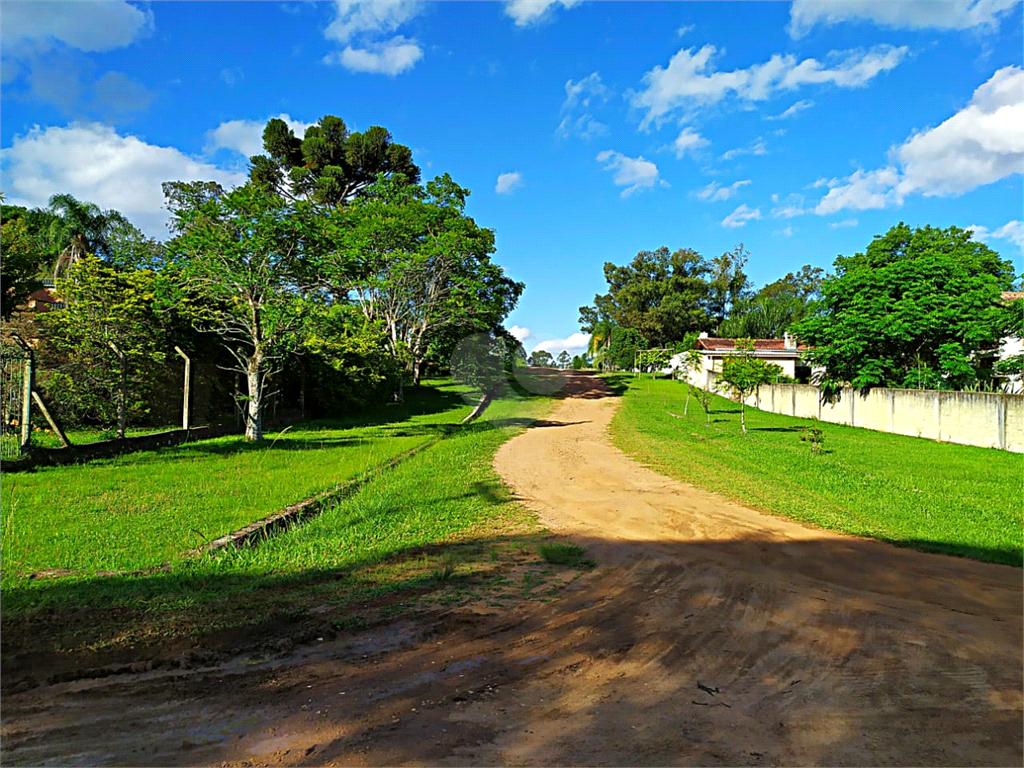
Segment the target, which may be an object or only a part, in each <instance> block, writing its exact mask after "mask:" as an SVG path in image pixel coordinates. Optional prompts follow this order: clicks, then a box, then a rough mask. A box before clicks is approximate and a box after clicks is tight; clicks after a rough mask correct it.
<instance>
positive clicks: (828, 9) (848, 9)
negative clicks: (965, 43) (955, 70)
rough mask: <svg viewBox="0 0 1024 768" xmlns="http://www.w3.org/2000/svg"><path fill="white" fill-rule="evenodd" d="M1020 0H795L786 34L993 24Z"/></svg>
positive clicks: (963, 27) (942, 27)
mask: <svg viewBox="0 0 1024 768" xmlns="http://www.w3.org/2000/svg"><path fill="white" fill-rule="evenodd" d="M1018 3H1020V0H942V2H936V0H899V2H879V0H832V2H821V0H795V2H794V3H793V5H791V6H790V9H789V27H788V30H789V34H790V35H791V36H792V37H803V36H804V35H805V34H807V32H809V31H810V30H811V29H812V28H813V27H814V26H816V25H817V24H824V25H825V26H832V25H835V24H840V23H842V22H846V21H870V22H874V23H875V24H878V25H879V26H882V27H889V28H892V29H947V30H949V29H971V28H974V27H989V28H994V27H996V26H997V25H998V24H999V19H1000V17H1001V16H1002V15H1004V14H1005V13H1006V12H1007V11H1008V10H1010V9H1011V8H1013V7H1014V6H1016V5H1017V4H1018Z"/></svg>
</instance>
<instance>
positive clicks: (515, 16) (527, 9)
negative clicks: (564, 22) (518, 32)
mask: <svg viewBox="0 0 1024 768" xmlns="http://www.w3.org/2000/svg"><path fill="white" fill-rule="evenodd" d="M580 1H581V0H509V2H507V3H505V13H506V15H508V16H509V17H510V18H511V19H512V20H513V21H515V23H516V26H517V27H526V26H529V25H530V24H535V23H537V22H539V21H541V20H542V19H544V18H546V17H547V15H548V11H549V10H550V9H551V7H552V6H555V5H561V6H562V7H563V8H572V7H573V6H574V5H577V4H578V3H579V2H580Z"/></svg>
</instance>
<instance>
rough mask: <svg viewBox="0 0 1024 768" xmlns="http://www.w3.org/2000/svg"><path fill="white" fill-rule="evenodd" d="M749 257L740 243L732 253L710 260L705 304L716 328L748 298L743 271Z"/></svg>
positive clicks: (748, 290)
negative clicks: (734, 308) (737, 305)
mask: <svg viewBox="0 0 1024 768" xmlns="http://www.w3.org/2000/svg"><path fill="white" fill-rule="evenodd" d="M749 256H750V254H749V253H747V252H746V250H744V248H743V243H740V244H739V245H737V246H736V247H735V248H734V249H733V250H732V251H727V252H725V253H723V254H722V255H721V256H718V257H717V258H715V259H712V260H711V264H710V265H709V273H710V277H711V279H710V280H709V281H708V302H707V303H708V314H709V315H710V316H711V320H712V322H713V323H714V326H715V327H716V328H718V327H720V326H721V324H722V321H724V320H725V318H726V317H728V316H729V314H730V313H731V311H732V308H733V307H735V306H736V304H737V303H738V302H740V301H742V300H743V299H747V298H749V296H750V280H748V279H747V275H746V273H745V272H744V271H743V267H744V266H746V263H747V259H748V258H749Z"/></svg>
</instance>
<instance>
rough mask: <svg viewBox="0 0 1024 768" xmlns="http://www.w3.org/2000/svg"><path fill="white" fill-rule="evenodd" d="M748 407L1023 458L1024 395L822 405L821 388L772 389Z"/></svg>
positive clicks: (843, 400) (908, 392)
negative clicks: (998, 451)
mask: <svg viewBox="0 0 1024 768" xmlns="http://www.w3.org/2000/svg"><path fill="white" fill-rule="evenodd" d="M713 379H714V377H713V376H712V382H711V385H712V387H713V386H714V380H713ZM746 403H747V405H749V406H752V407H755V408H760V409H761V410H764V411H770V412H771V413H781V414H785V415H786V416H799V417H802V418H818V419H821V420H822V421H827V422H830V423H833V424H847V425H850V426H854V427H863V428H864V429H873V430H875V431H878V432H892V433H895V434H898V435H910V436H911V437H924V438H928V439H930V440H940V441H943V442H947V443H960V444H962V445H977V446H981V447H983V448H1001V449H1003V450H1007V451H1013V452H1014V453H1024V395H1007V394H1002V393H992V392H939V391H933V390H917V389H873V390H871V391H870V392H869V393H868V394H867V396H861V395H858V394H857V393H856V392H855V391H853V390H852V389H844V390H843V392H842V395H841V396H840V398H839V400H838V401H837V402H835V403H832V404H822V403H821V402H820V398H819V392H818V388H817V387H812V386H808V385H806V384H768V385H765V386H763V387H761V389H760V392H758V394H757V395H751V396H750V397H749V398H747V401H746Z"/></svg>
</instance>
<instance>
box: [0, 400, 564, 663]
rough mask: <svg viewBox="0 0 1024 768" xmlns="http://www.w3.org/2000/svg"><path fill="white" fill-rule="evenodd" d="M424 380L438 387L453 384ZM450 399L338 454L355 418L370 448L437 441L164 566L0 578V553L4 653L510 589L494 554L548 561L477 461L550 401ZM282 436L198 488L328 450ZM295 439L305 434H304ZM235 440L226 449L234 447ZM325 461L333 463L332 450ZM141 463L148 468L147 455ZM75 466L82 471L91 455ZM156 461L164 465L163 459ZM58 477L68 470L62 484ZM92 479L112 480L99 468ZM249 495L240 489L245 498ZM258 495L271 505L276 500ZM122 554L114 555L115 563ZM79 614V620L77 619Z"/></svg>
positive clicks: (64, 490) (284, 469) (213, 493)
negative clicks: (252, 535) (250, 460)
mask: <svg viewBox="0 0 1024 768" xmlns="http://www.w3.org/2000/svg"><path fill="white" fill-rule="evenodd" d="M436 391H437V392H438V393H440V394H441V395H443V394H444V393H445V392H447V393H449V394H451V393H452V392H453V389H452V388H451V387H441V388H439V389H438V390H436ZM456 397H457V396H456ZM457 401H458V407H455V402H454V401H451V402H450V403H449V405H450V406H452V407H449V408H446V409H443V410H439V411H437V412H435V413H432V414H426V415H422V416H411V417H410V418H408V419H406V420H400V421H392V422H390V423H386V424H379V425H376V426H374V427H370V426H366V427H362V428H359V427H354V428H352V429H350V430H342V431H341V434H336V435H334V436H333V439H334V440H335V441H337V444H336V445H335V448H334V450H335V451H337V452H339V453H343V451H344V450H345V448H343V446H346V445H347V446H350V448H349V449H351V446H352V445H353V443H352V441H348V442H346V440H345V439H344V438H346V437H348V438H352V439H353V440H355V441H369V440H370V437H368V436H367V435H366V433H365V430H371V429H376V430H378V431H380V430H384V431H385V433H384V434H383V435H381V436H380V440H381V441H383V442H384V443H385V444H386V445H388V446H392V448H388V449H387V451H385V450H384V448H383V447H381V448H380V449H379V453H380V455H384V454H385V453H387V452H394V453H397V452H398V451H399V450H404V449H406V448H407V447H408V445H407V442H406V441H407V440H408V439H411V438H413V437H414V438H416V439H425V438H426V437H429V436H431V435H433V434H434V433H435V431H436V430H435V427H444V428H445V429H446V430H447V432H448V434H447V436H446V437H445V438H444V439H443V440H440V441H439V442H437V443H436V444H435V445H432V446H430V447H428V448H427V449H425V450H424V451H422V452H420V453H418V454H416V455H415V456H413V457H411V458H409V459H408V460H406V461H405V462H403V463H402V464H400V465H399V466H397V467H395V468H394V469H392V470H389V471H388V472H386V473H383V474H381V475H379V476H378V477H375V478H374V479H372V480H371V481H369V482H367V483H366V484H365V485H363V486H362V487H360V488H359V489H358V490H357V491H356V492H354V493H353V494H352V495H351V496H349V497H347V498H344V499H341V500H339V501H337V502H336V503H334V504H333V505H332V506H330V507H329V508H328V509H326V510H325V511H324V512H323V513H322V514H321V515H320V516H318V517H317V518H315V519H313V520H310V521H308V522H305V523H303V524H302V525H298V526H294V527H292V528H291V529H289V530H287V531H284V532H281V533H279V534H277V535H275V536H272V537H270V538H268V539H267V540H265V541H262V542H259V543H258V544H255V545H251V546H245V547H243V548H241V549H239V550H223V551H220V552H217V553H214V554H211V555H206V556H203V557H201V558H197V559H178V560H175V561H172V565H171V568H170V570H169V571H166V572H156V573H151V574H145V575H135V576H132V575H121V576H109V577H95V576H93V577H67V578H59V579H37V580H29V579H27V578H24V577H19V578H11V579H7V575H6V571H7V568H8V564H7V563H6V562H5V564H4V570H5V579H7V581H6V583H5V587H4V592H3V608H4V611H3V625H4V627H3V628H4V633H5V643H4V645H5V653H8V652H17V648H18V646H19V645H22V644H23V643H24V644H26V645H31V638H32V637H34V636H39V637H47V638H48V640H47V644H49V643H51V642H52V646H53V648H54V649H64V650H71V649H76V648H77V649H79V650H81V649H85V648H105V647H106V648H109V647H114V646H123V645H132V644H136V643H139V642H151V641H156V640H159V639H160V638H165V637H180V636H182V635H188V634H190V633H209V632H211V631H214V630H218V631H219V630H226V629H229V628H232V627H235V628H239V627H250V628H252V627H256V626H260V625H263V624H265V623H266V622H267V621H270V620H274V621H276V622H277V623H278V624H280V623H281V622H282V621H284V623H285V624H287V623H288V622H289V621H293V620H294V621H300V619H301V621H306V618H301V617H307V618H308V616H310V615H315V616H316V617H317V619H316V621H318V622H320V624H318V626H321V625H322V624H323V623H324V622H325V621H326V622H328V623H333V625H335V626H338V627H342V628H344V627H355V626H360V625H361V622H363V621H364V619H365V613H366V611H365V610H364V609H363V608H362V607H361V606H363V604H364V603H365V602H366V601H369V600H380V599H384V600H385V601H387V600H388V599H392V598H389V597H388V596H389V595H390V596H398V597H394V598H393V599H394V600H399V599H401V600H405V597H401V596H403V595H405V596H410V595H411V596H412V598H415V595H416V593H418V592H425V591H436V590H437V589H438V588H441V587H443V588H444V589H445V590H447V594H448V595H449V596H448V597H447V598H445V599H447V600H453V599H462V596H466V595H469V596H472V595H474V594H476V590H478V589H479V588H481V585H484V584H490V583H491V582H493V584H491V586H492V587H493V588H494V589H495V590H497V592H496V593H495V599H497V600H498V601H499V602H500V600H501V599H502V595H504V596H505V597H509V596H511V595H513V594H515V595H518V594H519V591H518V587H517V586H516V585H517V584H518V582H515V583H513V582H508V581H507V579H505V578H504V577H502V576H501V575H500V574H498V573H497V571H496V569H497V570H500V568H497V566H502V565H506V566H507V565H508V564H509V563H514V564H518V565H517V567H519V566H521V567H524V568H527V569H528V570H530V573H532V572H533V570H536V571H537V574H541V573H542V572H545V571H546V570H548V569H550V568H551V566H548V565H547V564H546V563H544V562H543V561H542V560H541V558H540V557H539V555H538V554H537V552H536V544H537V541H538V540H539V539H538V537H539V536H540V534H539V533H538V531H539V527H538V526H537V525H536V524H535V522H534V518H533V516H532V515H530V514H529V513H528V512H526V511H525V510H524V509H523V508H522V507H521V506H519V505H518V504H516V503H515V502H514V501H513V499H512V496H511V493H510V492H508V491H507V489H505V487H504V486H503V485H502V484H501V482H500V480H499V478H498V476H497V475H496V473H495V472H494V470H493V469H492V468H491V460H492V457H493V455H494V452H495V451H496V450H497V448H498V446H500V445H501V443H503V442H505V441H506V440H508V439H509V438H510V437H511V436H513V435H514V434H515V433H517V432H518V431H521V430H522V429H523V428H524V427H525V426H526V425H527V424H529V423H530V422H531V421H533V420H534V419H536V418H538V417H540V416H542V415H543V414H544V413H545V412H546V411H547V410H548V409H549V408H550V406H551V400H550V399H548V398H542V397H535V398H514V399H509V400H501V401H497V402H495V403H493V404H492V405H491V406H490V407H489V408H488V410H487V412H486V413H485V419H482V420H481V421H480V422H477V423H475V424H473V425H469V426H466V427H459V426H456V425H457V424H458V422H459V420H460V419H461V418H462V416H464V415H465V413H466V412H467V411H468V406H465V405H463V404H462V400H461V398H458V397H457ZM421 432H422V434H421ZM407 433H408V434H407ZM296 434H297V435H298V434H301V433H296ZM285 437H287V435H286V436H285ZM285 437H282V439H281V441H279V442H278V444H277V445H276V446H274V447H271V445H270V441H268V445H267V446H266V448H265V449H264V448H260V449H255V452H254V454H253V455H254V456H255V457H256V458H257V459H258V458H259V457H260V456H265V457H267V458H266V461H267V464H265V465H256V466H255V467H253V466H249V465H234V466H232V468H231V469H229V470H228V469H225V470H224V471H223V472H222V477H221V478H220V479H219V480H214V479H210V481H209V482H205V481H204V483H205V484H204V488H205V495H204V496H203V498H204V499H205V500H206V501H208V502H213V501H216V500H217V499H218V498H220V497H230V496H231V493H232V491H231V490H230V488H232V487H235V486H232V485H231V483H233V482H234V478H235V476H236V475H238V474H243V475H246V476H250V475H262V474H268V473H269V472H270V471H271V470H270V469H269V467H271V466H272V467H274V469H273V470H272V471H273V472H275V473H277V477H278V480H277V482H287V478H288V476H289V474H292V473H295V474H298V473H301V472H302V470H301V469H300V465H302V464H305V463H308V460H309V459H310V458H311V456H310V454H309V452H310V451H317V450H328V449H327V448H326V447H324V448H319V447H313V446H304V447H301V448H300V447H299V446H293V447H292V448H291V449H289V448H287V447H282V444H283V443H284V440H285ZM296 439H301V440H302V441H304V442H306V441H308V440H309V437H308V435H307V436H306V437H304V438H298V437H296ZM211 442H215V443H216V444H218V445H220V444H222V443H220V442H219V441H211ZM356 444H358V442H357V443H356ZM231 445H233V444H231ZM183 447H184V446H183ZM187 447H192V448H194V447H195V446H187ZM236 449H237V446H235V448H233V449H232V450H231V451H229V455H231V456H235V455H238V454H237V452H236ZM173 450H174V451H177V450H179V449H177V448H176V449H173ZM242 451H243V453H244V448H242ZM275 452H276V454H275ZM158 453H159V452H158ZM165 458H166V459H167V462H166V463H167V464H169V465H174V464H175V462H178V471H179V472H181V471H184V470H183V468H185V467H189V466H191V465H190V464H189V462H190V461H191V460H192V459H185V458H183V457H180V456H178V455H177V454H174V453H172V454H171V455H170V456H165ZM139 460H140V455H138V454H135V455H133V456H131V457H121V458H120V459H119V460H118V461H119V462H124V463H123V464H122V465H120V466H121V468H122V469H130V468H131V467H132V465H133V463H134V462H138V461H139ZM278 461H279V462H285V463H288V462H290V468H289V466H283V465H282V466H278V465H277V463H276V462H278ZM331 461H332V462H334V463H335V465H337V463H338V462H339V461H340V457H339V456H335V457H334V458H333V459H331ZM181 462H184V464H182V463H181ZM143 464H144V466H148V467H149V469H150V470H151V471H152V470H153V469H154V468H155V467H153V466H151V465H150V464H149V463H148V461H144V462H143ZM157 464H158V465H159V464H160V462H157ZM75 469H83V470H86V471H87V472H94V473H95V472H97V471H98V470H102V469H103V467H99V466H95V465H92V466H88V467H81V468H75ZM165 471H166V472H168V473H172V469H171V468H166V469H165ZM39 474H43V473H39ZM202 474H204V475H205V474H207V473H206V472H205V471H204V472H203V473H202ZM100 475H101V476H103V473H102V471H100ZM82 477H83V476H77V475H76V476H73V477H72V476H68V475H56V479H54V480H53V481H51V482H50V483H49V484H48V488H49V491H50V492H51V493H54V494H58V495H60V496H61V497H66V496H67V495H68V494H69V493H73V492H74V486H72V487H68V485H67V483H68V482H69V481H70V480H73V481H74V482H80V481H82ZM160 477H161V478H163V479H162V480H160V482H166V481H167V478H168V475H161V476H160ZM62 478H69V480H65V481H64V482H65V485H63V486H62V484H61V483H62ZM335 480H336V478H332V479H331V481H332V482H333V481H335ZM104 482H106V483H108V484H112V482H113V481H112V480H111V479H110V478H109V477H108V478H107V479H106V480H105V481H104ZM314 485H315V483H314ZM96 492H101V493H102V490H101V489H100V487H99V486H96V487H95V488H92V489H91V490H90V493H96ZM265 492H266V491H265ZM5 493H6V491H5ZM303 493H304V491H303ZM307 495H308V494H307ZM255 498H257V497H256V496H255V495H253V496H251V497H249V500H250V502H252V501H253V500H254V499H255ZM268 505H270V506H275V508H276V507H277V506H281V504H280V503H279V502H277V501H275V502H273V504H272V505H271V504H269V502H268ZM38 514H39V515H40V517H45V514H44V513H42V512H39V513H38ZM249 516H250V517H251V516H252V515H249ZM129 517H130V516H129ZM93 524H95V525H97V526H102V525H103V524H104V519H103V518H102V516H100V517H98V518H96V519H95V520H93ZM125 525H126V526H127V525H128V524H127V523H125ZM107 527H108V528H109V527H110V526H109V525H107ZM131 535H136V534H135V533H134V532H133V533H132V534H131ZM139 538H144V537H143V536H139ZM83 557H84V555H83ZM127 557H128V555H126V556H125V557H124V558H121V559H119V560H118V561H117V564H118V565H120V566H123V564H124V563H125V562H126V561H127ZM531 569H532V570H531ZM556 570H557V569H556ZM492 571H494V573H492ZM488 574H491V575H488ZM527 581H528V583H527V586H528V587H529V590H528V591H532V590H535V589H536V588H538V586H539V585H542V584H543V583H544V578H541V577H540V576H537V575H536V574H535V575H534V576H530V578H529V580H527ZM524 589H525V587H524ZM453 594H454V597H453V596H452V595H453ZM72 614H73V615H74V616H76V617H78V618H76V619H75V621H70V617H71V616H72ZM86 614H88V616H89V619H88V620H87V621H82V620H81V617H82V616H83V615H86ZM281 617H285V618H284V619H282V618H281ZM296 617H300V619H297V618H296ZM300 623H301V622H300ZM8 631H10V632H11V634H10V635H8V634H7V633H8ZM317 631H319V630H317ZM257 635H258V633H256V635H254V636H257ZM10 638H13V639H10ZM19 638H20V639H19ZM9 649H10V650H9Z"/></svg>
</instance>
